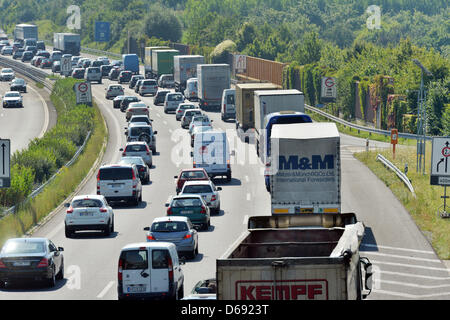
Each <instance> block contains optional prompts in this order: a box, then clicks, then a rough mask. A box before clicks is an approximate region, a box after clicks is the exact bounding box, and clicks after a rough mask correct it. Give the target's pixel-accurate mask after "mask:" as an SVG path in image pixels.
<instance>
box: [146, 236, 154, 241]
mask: <svg viewBox="0 0 450 320" xmlns="http://www.w3.org/2000/svg"><path fill="white" fill-rule="evenodd" d="M147 240H148V241H153V240H156V239H155V237H154V236H152V235H150V234H149V235H148V236H147Z"/></svg>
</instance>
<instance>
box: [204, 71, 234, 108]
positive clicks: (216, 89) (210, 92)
mask: <svg viewBox="0 0 450 320" xmlns="http://www.w3.org/2000/svg"><path fill="white" fill-rule="evenodd" d="M197 78H198V98H199V101H200V103H199V104H200V108H201V109H204V110H206V109H208V110H212V109H215V110H220V105H221V103H222V94H223V90H225V89H230V87H231V70H230V65H228V64H199V65H197Z"/></svg>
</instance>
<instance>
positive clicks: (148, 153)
mask: <svg viewBox="0 0 450 320" xmlns="http://www.w3.org/2000/svg"><path fill="white" fill-rule="evenodd" d="M147 155H148V156H149V155H150V149H149V148H148V146H147Z"/></svg>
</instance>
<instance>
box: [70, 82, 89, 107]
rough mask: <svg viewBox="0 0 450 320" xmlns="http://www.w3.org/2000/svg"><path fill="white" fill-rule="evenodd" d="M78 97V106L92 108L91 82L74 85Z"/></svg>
mask: <svg viewBox="0 0 450 320" xmlns="http://www.w3.org/2000/svg"><path fill="white" fill-rule="evenodd" d="M74 90H75V93H76V96H77V104H87V105H89V106H92V92H91V83H90V82H79V83H76V84H75V85H74Z"/></svg>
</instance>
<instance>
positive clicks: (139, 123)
mask: <svg viewBox="0 0 450 320" xmlns="http://www.w3.org/2000/svg"><path fill="white" fill-rule="evenodd" d="M135 127H149V128H151V127H152V126H151V125H149V124H148V123H147V122H131V123H130V125H129V126H128V128H135Z"/></svg>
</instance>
